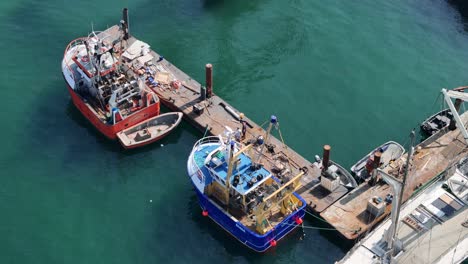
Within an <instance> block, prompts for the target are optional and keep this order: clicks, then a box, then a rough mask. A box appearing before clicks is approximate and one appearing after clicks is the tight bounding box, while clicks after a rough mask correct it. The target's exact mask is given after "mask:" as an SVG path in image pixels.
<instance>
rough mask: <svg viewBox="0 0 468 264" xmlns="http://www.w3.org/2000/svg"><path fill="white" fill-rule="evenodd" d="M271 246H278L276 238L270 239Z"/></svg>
mask: <svg viewBox="0 0 468 264" xmlns="http://www.w3.org/2000/svg"><path fill="white" fill-rule="evenodd" d="M270 246H272V247H276V240H274V239H273V240H271V241H270Z"/></svg>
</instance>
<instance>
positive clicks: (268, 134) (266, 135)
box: [255, 115, 278, 164]
mask: <svg viewBox="0 0 468 264" xmlns="http://www.w3.org/2000/svg"><path fill="white" fill-rule="evenodd" d="M276 124H278V119H277V118H276V116H274V115H272V116H271V118H270V124H269V125H268V128H267V131H266V134H265V142H260V144H261V145H262V146H261V148H260V152H259V153H258V157H257V160H256V161H255V164H259V163H260V160H261V158H262V156H263V150H264V149H265V144H266V142H268V139H269V138H270V135H271V129H272V128H273V126H274V125H276Z"/></svg>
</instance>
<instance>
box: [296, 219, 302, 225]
mask: <svg viewBox="0 0 468 264" xmlns="http://www.w3.org/2000/svg"><path fill="white" fill-rule="evenodd" d="M302 222H303V221H302V218H300V217H298V218H296V224H298V225H301V224H302Z"/></svg>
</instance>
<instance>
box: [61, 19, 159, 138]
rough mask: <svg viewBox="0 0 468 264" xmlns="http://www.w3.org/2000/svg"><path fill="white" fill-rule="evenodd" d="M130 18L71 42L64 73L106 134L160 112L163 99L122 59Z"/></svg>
mask: <svg viewBox="0 0 468 264" xmlns="http://www.w3.org/2000/svg"><path fill="white" fill-rule="evenodd" d="M127 21H128V20H126V21H122V22H121V25H120V27H117V26H115V27H113V28H111V29H110V31H115V32H110V31H109V30H106V31H104V32H94V31H93V32H92V33H91V34H90V35H89V36H87V37H83V38H78V39H75V40H73V41H72V42H70V44H68V46H67V48H66V49H65V53H64V56H63V60H62V73H63V77H64V79H65V81H66V83H67V87H68V91H69V92H70V95H71V98H72V100H73V103H74V104H75V106H76V107H77V108H78V109H79V110H80V112H81V113H82V114H83V115H84V116H85V117H86V118H87V119H88V120H89V121H90V122H91V123H92V124H93V125H94V126H95V127H96V128H97V129H98V130H99V131H100V132H101V133H103V134H104V135H105V136H106V137H108V138H109V139H116V138H117V136H116V135H117V133H118V132H120V131H122V130H124V129H126V128H129V127H132V126H134V125H135V124H138V123H141V122H143V121H145V120H148V119H150V118H152V117H154V116H157V115H159V98H158V97H157V95H156V94H155V93H154V92H153V91H151V90H150V89H149V88H148V87H146V85H145V84H144V80H139V79H136V78H135V77H134V75H131V74H128V73H127V72H128V69H126V68H125V65H123V63H122V62H121V55H122V53H123V51H124V46H125V45H124V44H125V41H126V40H127V39H128V22H127Z"/></svg>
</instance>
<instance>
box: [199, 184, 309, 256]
mask: <svg viewBox="0 0 468 264" xmlns="http://www.w3.org/2000/svg"><path fill="white" fill-rule="evenodd" d="M195 190H196V192H197V197H198V200H199V203H200V207H201V208H202V209H203V210H206V211H207V212H208V216H209V217H210V218H211V219H213V221H215V222H216V223H217V224H218V225H219V226H221V227H222V228H223V229H224V230H226V231H227V232H229V234H231V235H232V236H234V237H235V238H236V239H237V240H239V241H240V242H241V243H243V244H244V245H246V246H247V247H249V248H251V249H253V250H255V251H257V252H264V251H266V250H267V249H268V248H270V247H272V245H271V241H273V240H275V241H279V240H280V239H282V238H283V237H284V236H286V235H287V234H288V233H290V232H291V231H292V230H293V229H294V228H295V227H297V226H298V225H297V223H296V219H297V218H301V219H302V218H303V217H304V215H305V211H304V208H305V206H306V203H305V201H303V199H302V198H300V197H299V196H298V195H296V197H297V198H298V199H300V200H301V201H302V206H301V207H300V208H299V210H297V211H296V212H294V213H292V214H291V215H289V216H288V217H287V218H285V219H284V220H283V221H282V222H281V223H280V224H279V225H278V226H276V227H275V229H274V230H272V231H270V232H268V233H266V234H265V235H259V234H257V233H254V232H252V231H251V230H250V229H248V228H247V227H245V226H244V225H242V224H241V223H240V222H238V221H235V220H233V219H231V217H230V216H228V215H226V214H225V213H224V212H223V211H222V210H221V209H220V208H219V207H218V206H217V205H215V204H214V203H213V202H212V201H210V200H209V199H208V197H207V196H206V195H204V194H203V193H201V192H200V191H199V190H198V189H197V188H195Z"/></svg>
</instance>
